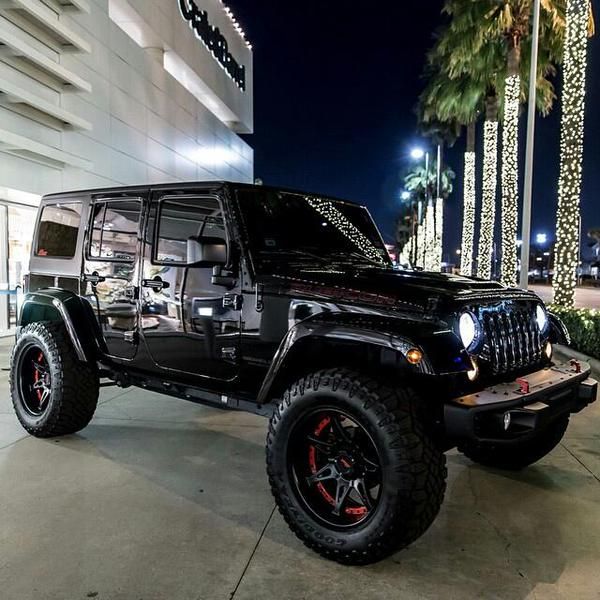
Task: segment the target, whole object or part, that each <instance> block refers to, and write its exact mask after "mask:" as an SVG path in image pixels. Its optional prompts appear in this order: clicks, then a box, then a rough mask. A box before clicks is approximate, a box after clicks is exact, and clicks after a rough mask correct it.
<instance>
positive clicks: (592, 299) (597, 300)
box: [530, 285, 600, 309]
mask: <svg viewBox="0 0 600 600" xmlns="http://www.w3.org/2000/svg"><path fill="white" fill-rule="evenodd" d="M530 289H531V290H532V291H534V292H535V293H536V294H537V295H538V296H539V297H540V298H541V299H542V300H543V301H544V302H545V303H546V304H552V298H553V296H554V292H553V290H552V286H551V285H532V286H530ZM575 306H576V307H577V308H597V309H600V288H588V287H579V288H577V290H576V291H575Z"/></svg>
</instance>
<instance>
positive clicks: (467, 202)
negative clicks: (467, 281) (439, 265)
mask: <svg viewBox="0 0 600 600" xmlns="http://www.w3.org/2000/svg"><path fill="white" fill-rule="evenodd" d="M463 201H464V206H463V231H462V246H461V251H460V257H461V259H460V272H461V274H462V275H466V276H467V277H470V276H471V275H473V243H474V241H475V208H476V207H475V202H476V195H475V152H465V181H464V191H463Z"/></svg>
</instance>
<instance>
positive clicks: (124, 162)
mask: <svg viewBox="0 0 600 600" xmlns="http://www.w3.org/2000/svg"><path fill="white" fill-rule="evenodd" d="M119 1H120V0H119ZM69 2H71V4H72V5H71V6H64V5H65V4H68V3H69ZM129 2H130V6H131V7H132V8H134V9H137V15H138V16H139V17H140V23H141V26H142V27H143V28H144V31H145V32H147V33H149V34H152V35H149V37H150V38H153V39H152V42H153V43H152V45H151V47H150V48H149V49H144V48H142V47H141V46H140V45H138V43H136V42H134V41H133V39H132V38H131V37H129V36H128V35H127V34H126V33H125V32H124V31H123V29H122V28H121V27H119V26H117V25H116V24H115V23H114V22H113V21H112V20H111V18H110V17H109V0H7V1H6V2H3V3H2V6H3V7H4V6H8V8H2V9H1V10H0V43H4V44H5V45H4V46H1V47H0V92H4V93H3V94H1V95H0V188H2V187H5V188H12V189H16V190H21V191H24V192H30V193H34V194H44V193H48V192H55V191H61V190H66V189H78V188H91V187H102V186H110V185H114V184H123V185H129V184H143V183H158V182H169V181H177V180H188V181H190V180H212V179H227V180H233V181H244V182H248V181H252V179H253V151H252V149H251V148H250V147H249V146H248V145H247V144H246V143H245V142H244V141H243V140H242V139H241V138H240V137H239V136H238V135H237V134H236V133H235V131H243V132H251V131H252V54H251V50H250V48H249V47H248V45H247V44H246V43H245V42H244V41H243V40H242V39H241V37H240V36H239V34H238V32H237V31H235V30H234V28H233V25H231V24H230V23H229V21H228V20H229V17H227V15H226V14H225V12H224V7H223V5H222V3H221V2H220V0H196V2H197V4H198V6H199V7H200V8H202V9H204V10H207V11H208V12H209V16H210V18H211V21H212V22H214V24H216V25H219V26H220V28H221V30H222V31H223V33H224V35H225V36H226V38H227V40H228V42H230V48H231V51H232V53H233V54H234V56H235V57H236V59H238V60H239V61H240V62H242V63H243V64H245V65H246V77H247V81H248V89H247V91H246V92H245V93H244V92H242V91H241V90H240V89H239V88H238V87H237V86H236V84H235V83H234V82H233V81H232V80H231V79H230V78H229V76H228V75H227V73H225V71H224V70H223V69H222V67H221V66H220V65H219V63H218V62H217V61H216V60H215V59H214V57H213V56H212V55H211V54H210V52H209V51H208V50H207V49H206V47H205V46H204V45H203V44H202V42H201V41H200V40H198V39H197V38H196V37H195V34H194V32H193V31H192V30H191V29H190V27H189V26H188V24H187V23H186V22H185V21H184V19H183V18H182V16H181V14H180V11H179V6H178V0H129ZM81 8H83V9H84V10H80V9H81ZM88 8H89V12H86V10H85V9H88ZM37 10H40V11H41V13H42V17H43V19H50V20H51V25H52V26H53V27H54V26H55V25H56V23H58V24H59V25H60V27H59V34H60V35H61V36H62V35H63V34H64V32H63V29H64V28H65V27H66V28H67V29H68V31H67V34H68V32H72V33H73V34H74V36H73V41H74V43H75V44H77V45H80V46H83V51H81V50H80V51H76V52H73V51H64V48H63V47H61V45H60V43H57V41H56V38H57V37H58V34H56V32H53V33H52V34H51V35H47V34H45V33H44V32H43V31H41V30H40V29H38V27H37V25H39V23H40V22H42V21H43V19H42V21H40V20H39V17H38V16H32V14H34V15H35V14H36V13H35V11H37ZM29 11H33V13H32V12H29ZM228 27H230V29H228ZM157 34H158V35H157ZM7 40H8V42H10V45H8V44H6V43H5V42H6V41H7ZM63 41H64V40H63ZM86 45H87V46H89V52H86V51H85V50H86V49H87V48H86V47H85V46H86ZM15 48H17V50H15ZM18 48H21V50H18ZM23 48H24V50H23ZM165 51H167V52H168V51H175V52H176V53H177V55H178V56H179V57H180V58H182V59H183V60H184V61H185V63H186V64H187V66H188V67H190V68H191V69H192V70H193V71H194V72H195V73H196V74H197V75H198V77H199V78H200V79H201V80H202V82H203V84H204V85H205V86H206V87H207V88H209V90H210V91H211V93H213V94H214V95H215V97H216V98H217V99H218V100H219V103H220V104H221V105H224V106H225V107H226V108H227V111H228V112H229V113H230V114H233V115H234V116H235V120H233V119H231V120H230V121H226V120H224V119H219V118H218V117H217V116H216V114H220V113H219V111H215V110H212V111H211V110H209V108H207V107H206V106H205V105H204V104H203V103H201V102H200V101H199V100H198V99H197V98H196V97H195V96H194V95H192V94H191V93H190V92H188V91H187V90H186V89H185V88H184V87H183V86H182V85H181V84H180V83H178V81H176V80H175V79H174V78H173V77H172V76H171V75H170V74H169V73H168V72H167V71H165V69H164V68H163V63H162V58H163V52H165ZM23 54H25V55H26V56H27V58H26V59H23V58H18V57H15V55H23ZM65 69H66V71H65ZM66 81H70V82H71V83H72V84H74V85H70V86H68V87H65V86H64V85H63V84H64V83H65V82H66ZM74 87H78V88H79V90H78V91H75V90H73V88H74ZM63 121H68V123H67V124H65V123H63Z"/></svg>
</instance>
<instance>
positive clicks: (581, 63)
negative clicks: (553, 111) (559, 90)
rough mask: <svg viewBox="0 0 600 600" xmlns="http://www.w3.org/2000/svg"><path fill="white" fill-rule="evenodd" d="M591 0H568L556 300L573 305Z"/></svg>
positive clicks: (561, 304)
mask: <svg viewBox="0 0 600 600" xmlns="http://www.w3.org/2000/svg"><path fill="white" fill-rule="evenodd" d="M590 10H591V8H590V4H589V0H569V1H568V5H567V32H566V39H565V46H564V60H563V64H564V74H563V77H564V83H563V98H562V106H563V114H562V128H561V141H560V179H559V183H558V215H557V226H556V259H555V260H556V263H555V275H554V282H553V286H554V302H555V303H556V304H558V305H560V306H566V307H573V306H574V304H575V286H576V284H577V267H578V263H579V253H580V243H581V241H580V239H579V231H580V230H579V222H580V218H581V216H580V208H579V204H580V198H581V184H582V163H583V132H584V109H585V83H586V68H587V43H588V42H587V33H588V29H587V28H588V23H589V14H590Z"/></svg>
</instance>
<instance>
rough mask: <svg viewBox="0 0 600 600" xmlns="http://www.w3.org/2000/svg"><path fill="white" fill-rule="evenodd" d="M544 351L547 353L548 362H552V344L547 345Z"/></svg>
mask: <svg viewBox="0 0 600 600" xmlns="http://www.w3.org/2000/svg"><path fill="white" fill-rule="evenodd" d="M544 351H545V352H546V356H547V357H548V360H552V344H551V343H550V342H547V343H546V348H545V349H544Z"/></svg>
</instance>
